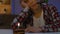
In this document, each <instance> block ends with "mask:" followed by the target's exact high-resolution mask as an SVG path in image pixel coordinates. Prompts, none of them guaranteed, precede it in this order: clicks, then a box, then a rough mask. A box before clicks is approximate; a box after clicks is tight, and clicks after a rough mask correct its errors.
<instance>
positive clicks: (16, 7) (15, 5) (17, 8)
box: [12, 0, 60, 14]
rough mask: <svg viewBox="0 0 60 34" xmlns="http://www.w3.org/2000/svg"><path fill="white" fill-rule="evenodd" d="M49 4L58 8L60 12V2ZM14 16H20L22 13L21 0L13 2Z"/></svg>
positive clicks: (55, 0) (59, 0) (54, 0)
mask: <svg viewBox="0 0 60 34" xmlns="http://www.w3.org/2000/svg"><path fill="white" fill-rule="evenodd" d="M49 4H53V5H55V6H56V7H57V9H58V12H60V0H49ZM12 8H13V9H12V14H19V13H20V11H21V6H20V4H19V0H12Z"/></svg>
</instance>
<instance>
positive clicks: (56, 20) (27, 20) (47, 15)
mask: <svg viewBox="0 0 60 34" xmlns="http://www.w3.org/2000/svg"><path fill="white" fill-rule="evenodd" d="M42 8H43V18H44V20H45V26H44V27H43V30H42V32H58V31H60V17H59V15H58V13H57V9H56V7H55V6H53V5H48V4H44V3H43V5H42ZM32 17H33V15H32V13H30V11H28V12H23V11H22V12H21V13H20V15H19V16H18V17H17V18H16V19H15V21H14V22H13V25H12V26H13V29H15V28H16V24H17V23H18V22H19V23H23V26H24V27H25V28H26V27H27V25H31V26H33V18H32Z"/></svg>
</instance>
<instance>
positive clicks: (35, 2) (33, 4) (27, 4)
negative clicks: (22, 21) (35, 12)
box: [21, 0, 37, 9]
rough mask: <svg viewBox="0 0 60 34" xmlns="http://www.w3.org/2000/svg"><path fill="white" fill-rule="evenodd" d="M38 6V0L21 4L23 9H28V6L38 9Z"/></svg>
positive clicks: (27, 0)
mask: <svg viewBox="0 0 60 34" xmlns="http://www.w3.org/2000/svg"><path fill="white" fill-rule="evenodd" d="M36 4H37V1H36V0H22V2H21V5H22V6H23V7H27V6H28V7H30V8H32V9H34V8H36V7H37V5H36Z"/></svg>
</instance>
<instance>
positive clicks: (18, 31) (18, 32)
mask: <svg viewBox="0 0 60 34" xmlns="http://www.w3.org/2000/svg"><path fill="white" fill-rule="evenodd" d="M13 34H24V29H16V30H13Z"/></svg>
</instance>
